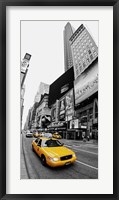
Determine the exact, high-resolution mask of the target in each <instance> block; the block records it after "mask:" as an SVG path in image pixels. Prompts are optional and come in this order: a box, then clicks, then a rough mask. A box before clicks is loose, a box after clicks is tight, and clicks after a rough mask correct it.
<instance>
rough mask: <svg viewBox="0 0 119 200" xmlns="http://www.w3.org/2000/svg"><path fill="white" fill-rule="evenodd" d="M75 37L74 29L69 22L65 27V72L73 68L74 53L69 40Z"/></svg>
mask: <svg viewBox="0 0 119 200" xmlns="http://www.w3.org/2000/svg"><path fill="white" fill-rule="evenodd" d="M72 35H73V28H72V26H71V24H70V23H69V22H68V23H67V24H66V26H65V27H64V66H65V72H66V71H67V70H68V69H70V68H71V67H72V66H73V59H72V52H71V47H70V42H69V39H70V38H71V36H72Z"/></svg>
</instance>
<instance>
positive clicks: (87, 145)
mask: <svg viewBox="0 0 119 200" xmlns="http://www.w3.org/2000/svg"><path fill="white" fill-rule="evenodd" d="M73 146H74V147H82V146H83V145H82V144H81V145H74V144H73ZM86 147H91V148H94V149H95V148H96V149H98V147H96V146H93V145H91V144H90V145H89V144H86Z"/></svg>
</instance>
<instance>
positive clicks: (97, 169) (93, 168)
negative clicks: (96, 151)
mask: <svg viewBox="0 0 119 200" xmlns="http://www.w3.org/2000/svg"><path fill="white" fill-rule="evenodd" d="M76 162H77V163H80V164H82V165H85V166H87V167H90V168H92V169H95V170H98V168H96V167H93V166H91V165H88V164H86V163H83V162H80V161H79V160H76Z"/></svg>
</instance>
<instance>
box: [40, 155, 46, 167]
mask: <svg viewBox="0 0 119 200" xmlns="http://www.w3.org/2000/svg"><path fill="white" fill-rule="evenodd" d="M41 163H42V165H43V166H46V158H45V156H44V155H42V156H41Z"/></svg>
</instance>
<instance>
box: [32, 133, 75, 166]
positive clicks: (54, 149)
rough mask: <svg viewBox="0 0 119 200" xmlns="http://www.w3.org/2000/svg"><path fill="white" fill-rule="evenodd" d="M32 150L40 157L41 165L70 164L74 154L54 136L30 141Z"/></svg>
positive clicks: (73, 159)
mask: <svg viewBox="0 0 119 200" xmlns="http://www.w3.org/2000/svg"><path fill="white" fill-rule="evenodd" d="M32 150H33V151H34V152H36V153H37V154H38V156H39V157H40V158H41V163H42V164H43V165H49V166H50V167H58V166H64V165H70V164H71V163H73V162H74V161H75V160H76V154H75V153H74V152H73V151H72V150H70V149H69V148H67V147H65V146H64V144H62V143H61V142H60V141H59V140H57V139H55V138H46V137H42V138H37V139H35V140H33V141H32Z"/></svg>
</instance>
